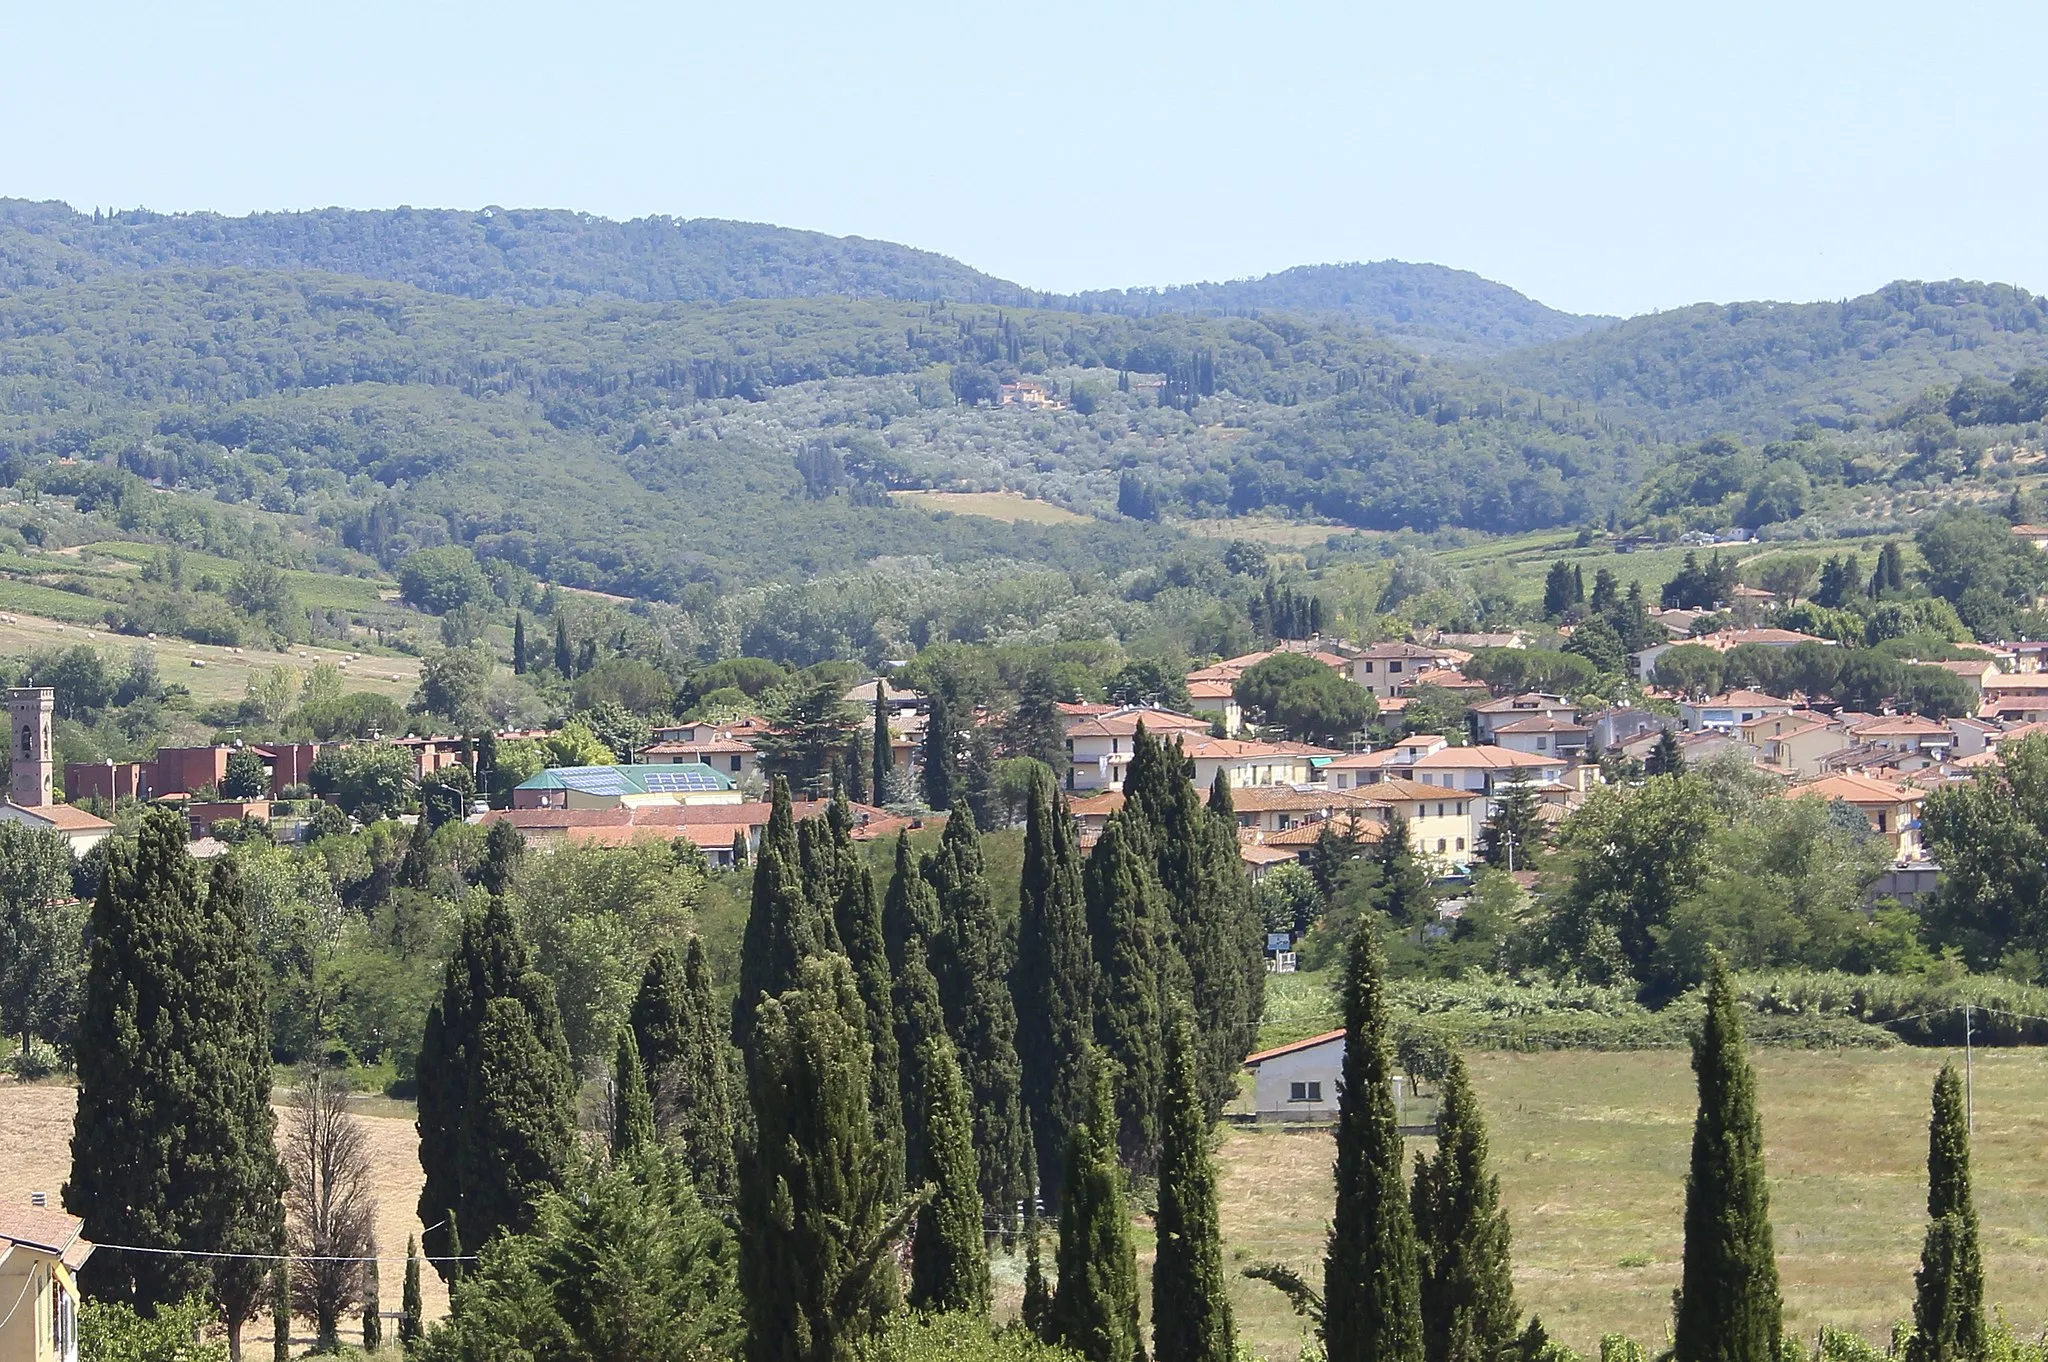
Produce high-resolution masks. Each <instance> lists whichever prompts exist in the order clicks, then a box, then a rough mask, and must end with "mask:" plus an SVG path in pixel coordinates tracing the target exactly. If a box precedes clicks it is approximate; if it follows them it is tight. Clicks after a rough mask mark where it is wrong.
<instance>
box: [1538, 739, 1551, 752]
mask: <svg viewBox="0 0 2048 1362" xmlns="http://www.w3.org/2000/svg"><path fill="white" fill-rule="evenodd" d="M1536 750H1537V751H1538V752H1548V751H1549V750H1550V739H1548V738H1538V739H1537V740H1536Z"/></svg>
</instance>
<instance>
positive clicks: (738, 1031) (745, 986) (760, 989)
mask: <svg viewBox="0 0 2048 1362" xmlns="http://www.w3.org/2000/svg"><path fill="white" fill-rule="evenodd" d="M824 948H825V939H824V935H823V933H822V932H821V931H820V923H819V921H818V920H817V918H816V916H815V915H814V913H813V910H812V906H811V901H810V898H809V895H808V893H807V892H806V889H805V885H804V874H803V851H802V848H801V846H800V845H799V843H798V840H797V830H796V814H795V812H794V810H793V809H792V808H791V806H790V800H789V782H788V780H786V779H784V778H783V777H781V776H777V777H776V778H775V794H774V800H773V803H772V805H771V806H770V808H769V811H768V825H767V827H766V828H764V829H763V830H762V833H761V848H760V851H759V852H758V853H757V854H756V856H755V858H754V897H753V903H752V906H751V908H750V909H749V911H748V913H747V930H746V935H745V936H744V938H743V939H742V940H741V942H740V987H739V994H738V996H737V997H735V998H734V999H733V1004H732V1038H733V1043H734V1044H736V1045H738V1046H739V1047H740V1048H741V1049H742V1050H746V1051H748V1052H749V1053H752V1045H751V1044H750V1042H749V1039H748V1037H749V1035H750V1034H751V1033H752V1031H753V1027H754V1011H755V1009H756V1008H758V1007H759V1006H760V1005H761V999H762V998H764V997H770V998H772V997H775V996H776V995H778V994H781V993H784V992H786V991H787V990H789V989H790V988H792V987H794V986H795V984H796V976H797V966H798V965H799V964H800V963H801V962H802V961H803V960H804V959H806V958H807V957H809V956H813V955H817V954H819V953H821V952H822V951H823V950H824Z"/></svg>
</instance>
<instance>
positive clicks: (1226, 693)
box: [1188, 679, 1237, 700]
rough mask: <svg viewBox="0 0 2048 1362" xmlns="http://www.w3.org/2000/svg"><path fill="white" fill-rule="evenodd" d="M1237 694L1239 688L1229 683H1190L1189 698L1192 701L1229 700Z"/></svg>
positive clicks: (1197, 681)
mask: <svg viewBox="0 0 2048 1362" xmlns="http://www.w3.org/2000/svg"><path fill="white" fill-rule="evenodd" d="M1236 694H1237V686H1236V685H1235V684H1234V683H1233V682H1229V681H1210V680H1207V679H1196V680H1191V681H1189V682H1188V698H1189V699H1191V700H1228V699H1231V698H1233V697H1234V696H1235V695H1236Z"/></svg>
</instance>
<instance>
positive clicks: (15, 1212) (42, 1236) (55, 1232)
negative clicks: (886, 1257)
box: [0, 1206, 93, 1272]
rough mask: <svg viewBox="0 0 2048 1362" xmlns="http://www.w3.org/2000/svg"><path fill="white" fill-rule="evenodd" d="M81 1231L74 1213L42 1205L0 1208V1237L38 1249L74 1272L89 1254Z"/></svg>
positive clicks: (88, 1243)
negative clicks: (69, 1213)
mask: <svg viewBox="0 0 2048 1362" xmlns="http://www.w3.org/2000/svg"><path fill="white" fill-rule="evenodd" d="M84 1234H85V1222H84V1221H83V1220H80V1219H79V1218H78V1217H77V1216H75V1215H66V1214H64V1212H62V1211H58V1210H52V1209H50V1208H48V1207H43V1206H7V1207H4V1208H0V1240H8V1241H11V1242H13V1243H16V1244H21V1245H23V1246H25V1247H28V1248H36V1249H41V1250H42V1251H43V1252H45V1253H48V1254H50V1255H52V1256H53V1257H56V1258H58V1259H60V1260H62V1262H63V1263H64V1265H65V1266H66V1267H68V1268H70V1269H71V1270H72V1271H74V1272H75V1271H77V1270H78V1268H79V1267H80V1266H82V1265H83V1264H84V1262H85V1260H86V1259H87V1258H89V1257H91V1256H92V1250H93V1245H92V1241H91V1240H89V1239H86V1238H84V1237H83V1235H84Z"/></svg>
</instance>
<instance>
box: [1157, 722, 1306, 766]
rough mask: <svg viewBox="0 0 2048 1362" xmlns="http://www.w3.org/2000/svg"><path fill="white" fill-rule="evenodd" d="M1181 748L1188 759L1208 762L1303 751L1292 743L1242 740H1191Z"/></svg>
mask: <svg viewBox="0 0 2048 1362" xmlns="http://www.w3.org/2000/svg"><path fill="white" fill-rule="evenodd" d="M1205 726H1206V725H1205ZM1183 746H1184V748H1185V750H1186V752H1187V754H1188V755H1189V756H1190V757H1200V758H1204V759H1206V760H1210V761H1216V760H1222V761H1230V760H1243V759H1245V758H1256V757H1291V756H1298V755H1300V754H1301V752H1302V750H1303V749H1302V748H1300V747H1299V746H1297V745H1295V744H1292V743H1273V742H1250V741H1247V740H1246V739H1243V738H1209V737H1201V738H1191V739H1189V740H1188V741H1187V742H1186V743H1185V744H1183ZM1311 750H1312V751H1315V752H1321V751H1322V750H1323V749H1322V748H1314V749H1311Z"/></svg>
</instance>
